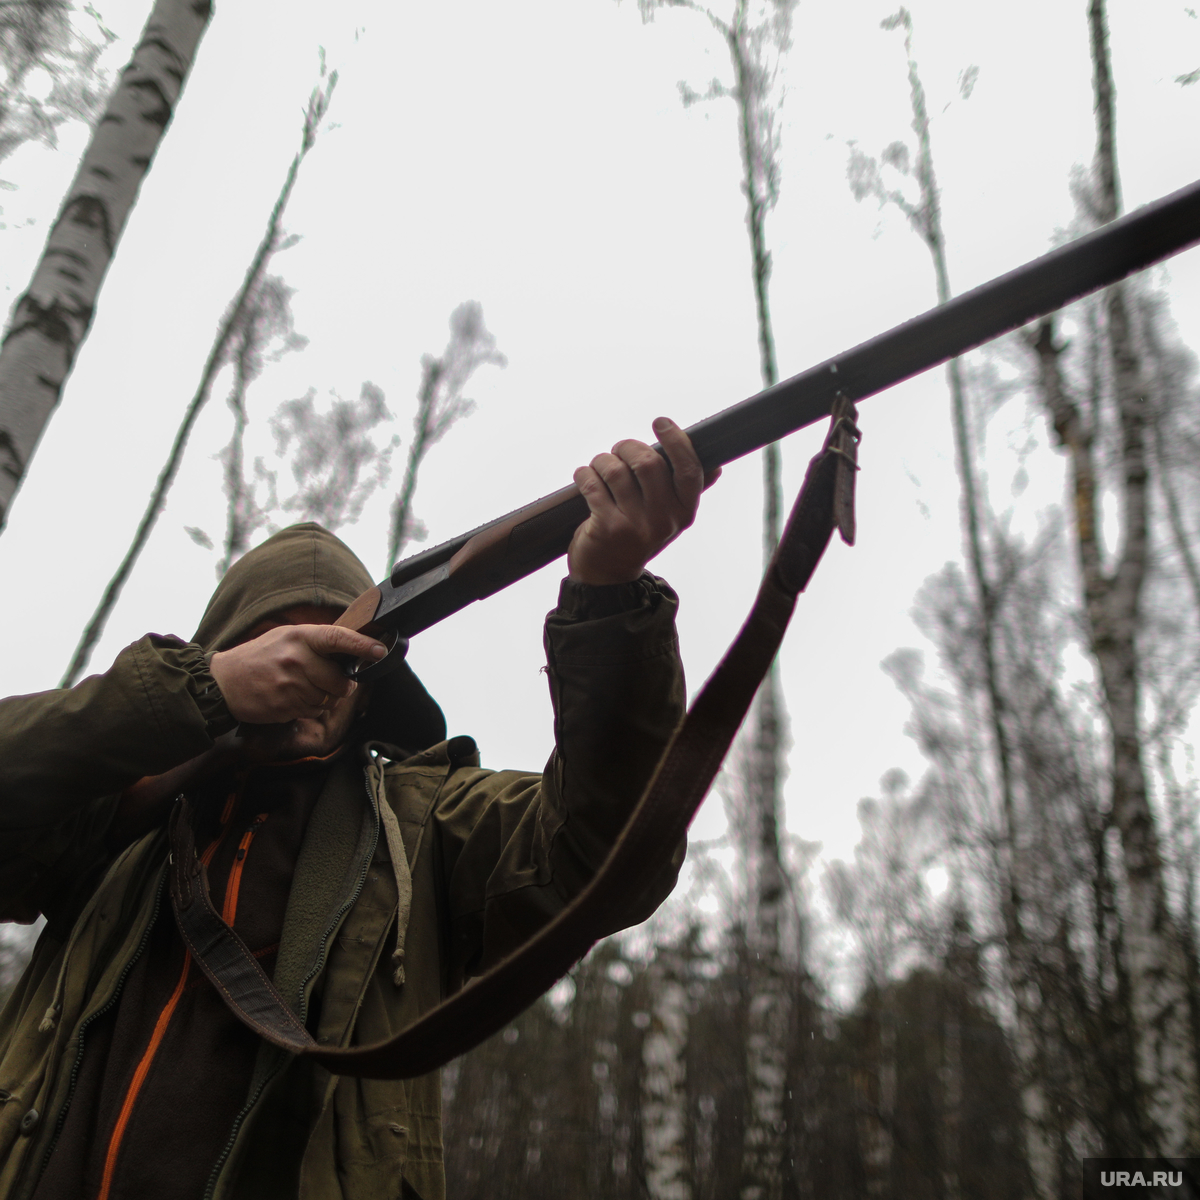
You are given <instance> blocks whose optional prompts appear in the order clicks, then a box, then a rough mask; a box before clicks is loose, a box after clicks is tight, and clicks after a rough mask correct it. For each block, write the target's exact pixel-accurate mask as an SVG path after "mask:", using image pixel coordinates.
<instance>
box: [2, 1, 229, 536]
mask: <svg viewBox="0 0 1200 1200" xmlns="http://www.w3.org/2000/svg"><path fill="white" fill-rule="evenodd" d="M211 13H212V5H211V3H210V0H158V2H157V3H156V4H155V6H154V10H153V12H152V13H151V14H150V19H149V21H147V23H146V27H145V29H144V30H143V31H142V36H141V40H140V41H139V42H138V45H137V49H136V50H135V51H134V53H133V58H132V60H131V61H130V63H129V65H128V66H127V67H126V68H125V69H124V71H123V72H122V74H121V80H120V82H119V83H118V85H117V88H116V90H115V91H114V92H113V94H112V97H111V99H110V100H109V103H108V107H107V109H106V110H105V112H104V115H103V116H102V117H101V118H100V121H99V123H98V124H97V126H96V130H95V133H94V134H93V135H92V140H91V143H90V144H89V146H88V148H87V150H86V151H85V152H84V155H83V159H82V161H81V162H80V164H79V171H78V173H77V174H76V176H75V179H74V181H73V182H72V184H71V186H70V188H69V189H68V191H67V196H66V200H65V201H64V203H63V206H62V210H61V211H60V212H59V214H58V218H57V219H56V220H55V222H54V225H53V226H52V227H51V230H50V235H49V237H48V238H47V240H46V249H45V250H44V251H43V253H42V257H41V260H40V261H39V263H38V265H37V268H36V269H35V271H34V275H33V280H32V282H31V283H30V285H29V290H28V291H27V292H26V293H25V294H24V295H23V296H21V298H20V299H19V300H18V301H17V303H16V305H15V306H14V308H13V314H12V320H11V322H10V324H9V328H8V332H7V333H6V334H5V337H4V342H3V346H2V348H0V526H2V525H3V522H4V518H5V515H6V513H7V511H8V507H9V505H10V503H11V501H12V498H13V494H14V493H15V492H16V490H17V487H18V485H19V484H20V482H21V479H22V478H23V476H24V474H25V471H26V470H27V468H28V465H29V460H30V458H31V456H32V455H33V451H34V448H35V447H36V445H37V441H38V438H39V437H40V436H41V433H42V430H43V428H44V427H45V425H46V422H47V421H48V420H49V419H50V414H51V413H52V412H53V410H54V407H55V405H57V404H58V401H59V398H60V396H61V394H62V388H63V383H64V382H65V380H66V378H67V375H68V374H69V373H70V370H71V367H72V365H73V364H74V362H75V356H76V354H77V353H78V351H79V347H80V346H81V344H82V343H83V339H84V338H85V337H86V336H87V332H88V329H89V327H90V326H91V323H92V316H93V314H94V312H95V308H96V297H97V294H98V293H99V291H100V285H101V283H102V282H103V280H104V275H105V272H106V271H107V270H108V265H109V263H110V262H111V261H112V257H113V254H114V253H115V250H116V245H117V242H118V240H119V239H120V236H121V231H122V230H123V229H124V228H125V222H126V220H127V219H128V217H129V212H130V210H131V209H132V208H133V205H134V202H135V201H136V199H137V193H138V188H139V187H140V186H141V182H142V180H143V179H144V178H145V175H146V172H147V171H148V170H149V169H150V163H151V160H152V159H153V158H154V153H155V151H156V150H157V149H158V144H159V142H160V141H161V140H162V137H163V134H164V132H165V131H166V128H167V125H168V123H169V122H170V120H171V116H172V114H173V112H174V110H175V104H176V102H177V101H178V99H179V93H180V91H181V90H182V88H183V83H184V80H185V79H186V78H187V74H188V70H189V69H190V67H191V65H192V60H193V58H194V57H195V53H196V47H197V45H198V44H199V42H200V37H201V35H202V34H203V32H204V30H205V27H206V26H207V25H208V21H209V18H210V16H211Z"/></svg>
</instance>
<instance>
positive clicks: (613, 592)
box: [554, 571, 662, 621]
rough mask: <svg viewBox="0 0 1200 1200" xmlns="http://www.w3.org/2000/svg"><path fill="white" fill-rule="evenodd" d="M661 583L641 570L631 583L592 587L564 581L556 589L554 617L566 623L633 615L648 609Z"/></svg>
mask: <svg viewBox="0 0 1200 1200" xmlns="http://www.w3.org/2000/svg"><path fill="white" fill-rule="evenodd" d="M661 582H662V580H660V579H656V578H655V576H653V575H651V574H650V573H649V571H643V572H642V574H641V576H640V578H638V579H635V580H633V581H632V582H631V583H611V584H591V583H577V582H576V581H575V580H573V579H564V580H563V581H562V584H561V585H560V587H559V589H558V608H557V609H555V611H554V615H555V616H557V617H565V618H566V619H567V620H568V621H595V620H598V619H599V618H601V617H615V616H617V615H618V614H620V613H628V612H636V611H637V610H638V609H640V608H648V607H650V605H651V603H652V601H651V597H652V596H654V595H657V593H658V591H659V588H658V585H659V584H660V583H661Z"/></svg>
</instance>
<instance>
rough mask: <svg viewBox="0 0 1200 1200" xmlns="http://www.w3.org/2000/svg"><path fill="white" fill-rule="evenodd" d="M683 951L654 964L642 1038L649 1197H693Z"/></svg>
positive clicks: (665, 952)
mask: <svg viewBox="0 0 1200 1200" xmlns="http://www.w3.org/2000/svg"><path fill="white" fill-rule="evenodd" d="M681 966H682V964H681V963H680V961H679V956H678V955H677V954H676V952H675V951H673V950H666V949H664V950H662V951H660V952H659V957H658V960H657V961H656V962H655V963H654V965H653V966H652V967H651V969H650V972H649V975H650V988H651V996H652V998H651V1003H650V1027H649V1029H648V1030H647V1031H646V1036H645V1039H644V1040H643V1042H642V1066H643V1068H644V1069H643V1072H642V1154H643V1157H644V1159H645V1166H646V1192H647V1195H648V1196H649V1197H650V1200H692V1183H691V1172H690V1170H689V1163H688V1153H687V1117H688V1109H687V1043H688V995H687V986H686V983H685V981H684V979H683V978H682V977H681V975H682V972H681V970H680V967H681Z"/></svg>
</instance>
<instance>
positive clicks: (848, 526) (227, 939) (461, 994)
mask: <svg viewBox="0 0 1200 1200" xmlns="http://www.w3.org/2000/svg"><path fill="white" fill-rule="evenodd" d="M856 418H857V413H856V411H855V408H854V405H853V404H852V403H851V402H850V401H849V400H848V399H846V398H845V397H842V396H840V397H838V400H837V402H836V404H835V406H834V409H833V413H832V421H831V424H830V429H829V433H828V435H827V437H826V439H825V444H824V446H823V447H822V449H821V451H820V453H819V454H817V455H816V456H815V457H814V458H813V459H812V461H811V462H810V463H809V466H808V471H807V473H806V475H805V477H804V486H803V487H802V488H801V489H800V494H799V496H798V497H797V498H796V502H795V504H794V505H793V506H792V511H791V513H790V515H789V517H788V522H787V525H786V527H785V529H784V533H783V537H782V538H781V539H780V542H779V546H778V548H777V549H776V551H775V554H774V556H773V557H772V559H771V562H770V564H769V565H768V567H767V570H766V574H765V576H764V578H763V581H762V584H761V585H760V587H759V590H758V595H757V597H756V598H755V601H754V605H753V607H752V608H751V610H750V614H749V616H748V617H747V618H746V621H745V624H744V625H743V626H742V628H741V630H740V631H739V633H738V635H737V637H736V639H735V640H734V642H733V644H732V645H731V646H730V648H729V650H728V651H727V652H726V654H725V657H724V658H723V659H722V660H721V662H720V664H719V665H718V666H717V668H716V670H715V671H714V672H713V673H712V675H711V676H710V677H709V679H708V681H707V682H706V683H705V685H704V687H703V688H702V689H701V691H700V693H699V695H697V697H696V699H695V701H694V702H693V703H692V706H691V708H690V709H689V710H688V713H687V715H686V717H685V718H684V720H683V723H682V724H681V725H680V726H679V728H678V729H677V730H676V732H675V734H674V736H673V737H672V738H671V741H670V742H669V743H668V745H667V748H666V750H665V751H664V752H663V756H662V758H661V759H660V760H659V763H658V766H657V768H656V770H655V773H654V776H653V777H652V779H651V781H650V783H649V785H648V786H647V787H646V790H645V791H644V792H643V794H642V797H641V799H640V800H639V802H638V804H637V806H636V807H635V808H634V810H633V813H632V814H631V816H630V818H629V821H628V822H627V824H626V825H625V828H624V829H623V830H622V832H621V835H620V837H619V838H618V839H617V842H616V844H615V845H614V846H613V849H612V851H611V853H610V854H609V856H608V858H607V859H606V860H605V862H604V864H603V865H602V866H601V868H600V870H599V871H598V872H597V873H596V875H595V876H594V878H593V879H592V881H591V883H590V884H589V885H588V886H587V888H585V889H584V891H583V892H581V893H580V894H579V895H578V896H577V897H576V898H575V900H574V901H572V903H571V904H570V905H569V906H568V907H567V908H565V909H564V910H563V911H562V912H561V913H559V914H558V916H557V917H555V918H554V920H552V921H550V922H549V923H548V924H547V925H545V926H544V927H543V928H542V929H541V930H539V932H538V933H537V934H535V935H534V937H532V938H531V939H530V940H529V941H527V942H525V943H524V944H523V945H522V946H521V947H520V948H519V949H518V950H516V951H514V952H513V953H512V954H511V955H509V956H508V958H506V959H504V960H503V961H501V962H499V963H497V964H496V965H495V966H494V967H493V968H491V970H489V971H487V972H485V973H484V974H483V975H480V976H478V977H477V978H475V979H473V980H472V981H471V982H470V983H468V984H467V985H466V986H465V987H464V988H462V989H461V990H460V991H458V992H456V993H455V994H454V995H452V996H450V997H448V998H447V999H446V1000H444V1001H442V1003H441V1004H439V1005H438V1006H437V1007H436V1008H434V1009H431V1010H430V1011H429V1012H428V1013H426V1014H425V1015H424V1016H423V1017H421V1018H419V1019H418V1020H417V1021H415V1022H414V1023H413V1024H412V1025H410V1026H409V1027H408V1028H407V1029H404V1030H402V1031H401V1032H400V1033H399V1034H397V1035H396V1036H395V1037H394V1038H392V1039H391V1040H389V1041H386V1042H380V1043H378V1044H376V1045H367V1046H354V1047H350V1048H347V1049H340V1050H339V1049H331V1048H329V1047H327V1046H319V1045H318V1044H317V1042H316V1041H315V1040H314V1039H313V1037H312V1035H311V1034H310V1033H309V1032H308V1030H307V1029H305V1028H304V1026H303V1024H302V1023H301V1021H300V1019H299V1018H298V1017H297V1016H296V1015H295V1013H294V1012H293V1011H292V1009H291V1008H289V1006H288V1004H287V1002H286V1001H285V1000H284V999H283V997H282V996H281V995H280V994H279V992H278V991H277V990H276V989H275V987H274V986H273V985H272V983H271V981H270V980H269V979H268V978H267V976H266V974H265V973H264V971H263V969H262V968H261V967H260V966H259V964H258V961H257V960H256V959H255V958H254V956H253V955H252V954H251V953H250V951H249V949H248V948H247V947H246V945H245V943H244V942H243V941H242V940H241V938H240V937H238V935H237V934H236V933H235V932H234V931H233V930H232V929H231V928H230V927H229V926H228V925H227V924H226V923H225V922H224V921H223V920H222V919H221V917H220V915H219V914H218V912H217V911H216V909H215V908H214V907H213V904H212V900H211V897H210V896H209V890H208V879H207V873H206V871H205V869H204V867H203V866H202V865H201V863H200V862H199V861H198V860H197V858H196V852H195V846H194V843H193V840H192V831H191V824H190V821H189V819H188V813H187V802H186V801H183V800H181V801H180V803H178V804H177V805H176V806H175V810H174V811H173V813H172V816H171V853H172V867H171V903H172V906H173V908H174V910H175V918H176V921H177V923H178V925H179V930H180V933H181V934H182V935H183V939H184V941H185V943H186V944H187V946H188V948H189V950H190V951H191V953H192V955H193V957H194V958H195V960H196V962H197V964H198V965H199V967H200V969H201V971H203V972H204V974H205V975H206V976H207V977H208V978H209V980H210V981H211V982H212V983H213V984H214V986H215V987H216V988H217V991H218V993H219V994H220V995H221V996H222V997H223V999H224V1000H225V1003H226V1004H227V1005H228V1006H229V1008H230V1009H231V1010H232V1012H233V1014H234V1015H235V1016H236V1017H237V1018H238V1019H239V1020H240V1021H241V1022H242V1023H243V1024H245V1025H247V1026H248V1027H249V1028H250V1029H253V1030H254V1032H255V1033H257V1034H258V1035H259V1036H260V1037H262V1038H265V1039H266V1040H267V1041H268V1042H271V1043H273V1044H274V1045H276V1046H281V1047H283V1048H284V1049H286V1050H290V1051H292V1052H293V1053H295V1054H302V1055H305V1056H307V1057H309V1058H312V1059H314V1060H315V1061H316V1062H318V1063H320V1064H321V1065H322V1066H323V1067H325V1068H327V1069H328V1070H329V1071H331V1072H332V1073H334V1074H337V1075H355V1076H360V1077H365V1078H368V1079H411V1078H413V1077H415V1076H418V1075H424V1074H426V1073H427V1072H429V1071H432V1070H434V1069H435V1068H437V1067H440V1066H443V1065H444V1064H445V1063H447V1062H449V1061H450V1060H451V1059H452V1058H455V1057H457V1056H458V1055H459V1054H463V1053H465V1052H466V1051H467V1050H470V1049H472V1048H473V1047H474V1046H477V1045H478V1044H479V1043H480V1042H482V1041H484V1040H485V1039H487V1038H488V1037H490V1036H491V1035H492V1034H494V1033H496V1032H497V1031H499V1030H500V1029H502V1028H503V1027H504V1026H505V1025H506V1024H507V1023H508V1022H509V1021H511V1020H512V1019H513V1018H514V1017H515V1016H517V1015H518V1014H519V1013H521V1012H523V1011H524V1010H525V1009H526V1008H528V1007H529V1005H530V1004H532V1003H533V1002H534V1001H535V1000H536V999H537V998H538V997H539V996H540V995H542V993H543V992H545V991H546V990H547V989H549V988H550V987H551V986H553V984H554V983H555V982H557V980H558V979H560V978H561V977H562V976H563V975H565V974H566V973H567V971H569V970H570V969H571V967H572V966H574V965H575V963H576V962H578V961H579V959H581V958H582V957H583V956H584V955H585V954H586V953H587V952H588V950H590V949H591V947H592V946H593V945H594V944H595V943H596V942H597V941H598V940H599V939H600V937H602V936H603V935H604V933H605V932H606V931H607V930H609V929H611V928H613V927H614V925H619V924H620V923H621V921H620V914H621V912H622V911H625V910H626V909H627V906H628V905H629V904H630V902H631V900H633V899H635V898H636V897H637V896H638V895H639V894H640V893H642V892H644V891H645V890H646V888H647V887H648V886H649V884H650V881H651V880H652V879H653V878H654V876H655V873H656V870H657V868H658V866H659V865H660V863H661V859H662V854H663V852H664V848H672V847H674V846H676V845H678V843H679V841H680V839H681V838H682V837H683V835H684V834H685V832H686V831H687V827H688V825H689V824H690V823H691V820H692V817H693V816H694V815H695V813H696V810H697V809H698V808H699V807H700V803H701V801H702V800H703V799H704V797H705V795H706V794H707V792H708V789H709V787H710V785H711V784H712V781H713V779H714V778H715V777H716V774H717V771H718V770H719V769H720V767H721V763H722V761H723V760H724V758H725V754H726V752H727V751H728V749H729V746H730V744H731V743H732V741H733V738H734V735H735V734H736V733H737V731H738V728H739V727H740V725H741V723H742V720H743V719H744V718H745V716H746V713H747V712H748V711H749V708H750V705H751V703H752V701H753V699H754V695H755V693H756V692H757V690H758V686H759V684H760V683H761V682H762V680H763V677H764V676H765V675H766V673H767V671H768V670H769V669H770V666H771V663H772V661H773V660H774V658H775V654H776V652H777V651H778V649H779V646H780V643H781V642H782V641H783V635H784V633H785V631H786V629H787V625H788V622H789V620H790V619H791V615H792V611H793V609H794V608H795V605H796V597H797V596H798V595H799V593H800V592H802V591H803V590H804V588H805V587H806V586H807V585H808V581H809V579H810V578H811V577H812V574H813V572H814V570H815V569H816V566H817V563H818V562H819V561H820V559H821V556H822V554H824V552H825V548H826V546H827V545H828V544H829V539H830V537H831V536H832V533H833V529H834V527H835V526H836V527H837V528H838V529H839V530H840V531H841V534H842V538H843V539H844V540H845V541H846V542H847V543H848V544H852V543H853V541H854V472H855V471H856V470H857V469H858V468H857V464H856V447H857V443H858V440H859V432H858V428H857V426H856V425H855V420H856Z"/></svg>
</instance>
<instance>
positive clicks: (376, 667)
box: [346, 635, 408, 683]
mask: <svg viewBox="0 0 1200 1200" xmlns="http://www.w3.org/2000/svg"><path fill="white" fill-rule="evenodd" d="M407 654H408V638H406V637H400V636H399V635H397V636H395V637H394V638H393V641H392V644H391V645H390V646H389V647H388V652H387V653H386V654H385V655H384V656H383V657H382V658H377V659H376V660H375V661H374V662H365V661H364V660H363V659H361V658H360V659H354V660H351V661H350V662H349V663H347V664H346V675H347V676H348V677H349V678H350V679H353V680H354V682H355V683H370V682H371V681H372V680H375V679H382V678H383V677H384V676H385V675H390V674H391V673H392V672H393V671H395V670H397V669H398V668H399V667H401V666H402V665H403V663H404V658H405V656H406V655H407Z"/></svg>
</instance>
